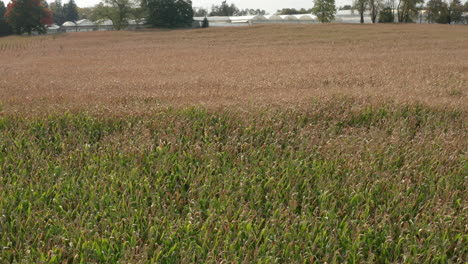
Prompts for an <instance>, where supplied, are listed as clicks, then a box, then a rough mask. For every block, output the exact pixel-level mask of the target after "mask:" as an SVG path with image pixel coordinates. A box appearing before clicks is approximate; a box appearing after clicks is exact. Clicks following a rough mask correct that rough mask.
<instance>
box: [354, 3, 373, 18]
mask: <svg viewBox="0 0 468 264" xmlns="http://www.w3.org/2000/svg"><path fill="white" fill-rule="evenodd" d="M368 4H369V1H368V0H354V3H353V9H354V10H357V11H358V12H359V16H360V18H361V20H360V22H361V24H363V23H364V12H365V11H366V10H367V6H368Z"/></svg>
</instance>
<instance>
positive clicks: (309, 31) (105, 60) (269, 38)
mask: <svg viewBox="0 0 468 264" xmlns="http://www.w3.org/2000/svg"><path fill="white" fill-rule="evenodd" d="M467 43H468V30H467V28H466V27H464V26H447V25H339V24H332V25H312V26H310V25H307V26H299V25H294V26H255V27H249V28H210V29H206V30H204V29H199V30H174V31H150V32H92V33H71V34H65V35H59V36H46V37H36V38H32V39H25V38H18V37H10V38H2V39H0V57H1V58H2V60H1V63H0V72H1V79H0V101H1V102H2V103H3V105H4V111H6V112H14V111H21V112H23V111H32V110H34V111H43V110H44V109H48V110H51V109H62V108H67V109H94V108H107V109H109V108H110V109H111V111H112V112H113V111H121V110H125V109H126V108H127V107H129V108H131V109H132V111H146V110H147V109H148V107H154V106H157V105H167V104H170V105H194V104H195V105H205V106H225V105H237V106H242V107H246V106H248V105H255V106H258V105H289V106H291V105H292V106H297V105H300V104H302V103H304V102H306V103H307V102H309V101H310V100H311V99H312V98H316V99H317V98H323V97H330V96H335V95H337V94H338V95H344V96H352V97H356V98H364V99H365V100H371V101H376V102H378V101H381V100H384V101H394V102H420V103H423V104H425V105H429V106H437V107H456V108H466V106H467V104H466V102H467V100H466V98H467V87H468V60H467V58H468V44H467ZM90 107H91V108H90ZM127 110H128V109H127Z"/></svg>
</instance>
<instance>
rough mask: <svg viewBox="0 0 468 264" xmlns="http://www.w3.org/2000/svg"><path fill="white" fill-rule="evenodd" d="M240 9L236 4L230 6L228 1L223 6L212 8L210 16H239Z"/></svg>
mask: <svg viewBox="0 0 468 264" xmlns="http://www.w3.org/2000/svg"><path fill="white" fill-rule="evenodd" d="M238 13H239V8H237V6H236V5H235V4H231V5H229V4H228V3H227V1H224V2H222V3H221V5H213V6H212V7H211V12H210V16H237V15H238Z"/></svg>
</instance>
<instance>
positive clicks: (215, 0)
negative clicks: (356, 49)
mask: <svg viewBox="0 0 468 264" xmlns="http://www.w3.org/2000/svg"><path fill="white" fill-rule="evenodd" d="M53 1H54V0H48V2H53ZM351 1H352V0H335V5H336V6H337V7H338V6H343V5H350V4H351ZM65 2H68V1H67V0H62V3H65ZM75 2H76V4H77V5H78V6H79V7H90V6H94V5H96V4H97V3H99V2H100V0H75ZM221 2H222V0H192V5H193V6H194V7H203V8H207V9H210V8H211V5H213V4H216V5H219V4H221ZM228 3H229V4H235V5H236V6H237V7H238V8H241V9H243V8H254V9H257V8H259V9H264V10H266V11H267V12H269V13H271V14H273V13H274V12H275V11H276V10H278V9H282V8H302V7H303V8H311V7H312V6H313V3H314V2H313V0H228Z"/></svg>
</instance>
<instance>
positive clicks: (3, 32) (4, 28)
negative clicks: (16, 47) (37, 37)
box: [0, 1, 12, 37]
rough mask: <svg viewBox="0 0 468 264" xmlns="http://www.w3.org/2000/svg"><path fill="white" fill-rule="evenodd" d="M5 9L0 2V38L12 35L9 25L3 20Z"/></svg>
mask: <svg viewBox="0 0 468 264" xmlns="http://www.w3.org/2000/svg"><path fill="white" fill-rule="evenodd" d="M5 13H6V7H5V4H4V3H3V2H2V1H0V37H1V36H7V35H10V34H11V33H12V30H11V27H10V25H8V24H7V22H6V20H5Z"/></svg>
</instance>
